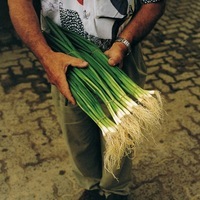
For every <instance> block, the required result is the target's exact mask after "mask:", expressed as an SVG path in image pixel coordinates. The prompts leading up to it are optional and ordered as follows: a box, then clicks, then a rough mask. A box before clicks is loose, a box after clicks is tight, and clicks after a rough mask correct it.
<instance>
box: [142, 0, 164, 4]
mask: <svg viewBox="0 0 200 200" xmlns="http://www.w3.org/2000/svg"><path fill="white" fill-rule="evenodd" d="M159 1H162V0H142V3H143V4H147V3H157V2H159Z"/></svg>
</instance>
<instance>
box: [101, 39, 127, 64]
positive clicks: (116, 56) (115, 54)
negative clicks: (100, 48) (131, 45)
mask: <svg viewBox="0 0 200 200" xmlns="http://www.w3.org/2000/svg"><path fill="white" fill-rule="evenodd" d="M126 52H127V47H126V46H125V45H124V44H123V43H121V42H114V43H113V45H112V46H111V48H110V49H108V50H107V51H105V52H104V54H105V55H106V56H107V57H108V58H109V60H108V63H109V65H111V66H115V65H119V67H121V66H122V63H123V58H124V56H125V55H126Z"/></svg>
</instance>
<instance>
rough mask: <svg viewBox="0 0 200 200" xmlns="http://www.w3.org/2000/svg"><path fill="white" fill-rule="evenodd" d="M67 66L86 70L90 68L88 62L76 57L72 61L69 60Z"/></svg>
mask: <svg viewBox="0 0 200 200" xmlns="http://www.w3.org/2000/svg"><path fill="white" fill-rule="evenodd" d="M66 64H67V65H70V66H72V67H78V68H84V67H87V66H88V62H86V61H84V60H82V59H80V58H75V57H71V58H70V59H68V58H67V62H66Z"/></svg>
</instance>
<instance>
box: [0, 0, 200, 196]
mask: <svg viewBox="0 0 200 200" xmlns="http://www.w3.org/2000/svg"><path fill="white" fill-rule="evenodd" d="M199 33H200V2H199V1H195V0H192V1H186V0H180V1H177V0H168V1H167V8H166V12H165V14H164V16H163V17H162V19H161V20H160V21H159V23H158V24H157V25H156V27H155V28H154V30H153V31H152V32H151V34H150V35H149V36H148V37H147V38H146V39H145V40H144V42H143V43H142V45H143V51H144V58H145V61H146V64H147V66H148V73H149V76H148V79H147V84H146V88H147V89H158V90H160V91H161V93H162V96H163V98H164V99H165V103H164V106H165V110H166V112H167V114H166V117H165V121H164V124H163V128H162V130H161V131H159V132H156V133H155V135H154V137H155V143H152V142H145V143H144V145H143V146H141V148H139V149H138V151H137V154H136V158H135V159H134V161H133V173H132V176H133V184H132V195H131V197H130V200H133V199H134V200H199V199H200V126H199V124H200V115H199V113H200V103H199V102H200V101H199V100H200V79H199V76H200V70H199V68H200V42H199V41H200V34H199ZM10 34H11V36H12V37H13V32H11V33H10ZM1 39H2V38H1V37H0V41H1ZM0 44H1V46H0V83H1V84H0V102H1V103H0V152H1V153H0V200H76V199H77V198H78V196H79V195H80V193H81V191H82V189H81V188H80V187H79V186H78V184H77V182H76V181H75V180H74V177H73V176H72V173H71V167H70V163H69V160H68V153H67V151H66V148H65V142H64V140H63V137H62V133H61V131H60V127H59V125H58V123H57V120H56V115H55V110H54V106H53V105H52V101H51V95H50V87H49V83H48V81H47V78H46V74H45V72H44V70H43V68H42V67H41V65H40V64H39V63H38V61H37V60H36V58H35V57H34V56H33V54H32V53H31V52H30V51H29V50H28V49H27V48H26V47H25V46H24V45H23V44H21V43H20V41H19V40H16V38H14V39H13V40H12V43H10V44H9V45H3V43H1V42H0Z"/></svg>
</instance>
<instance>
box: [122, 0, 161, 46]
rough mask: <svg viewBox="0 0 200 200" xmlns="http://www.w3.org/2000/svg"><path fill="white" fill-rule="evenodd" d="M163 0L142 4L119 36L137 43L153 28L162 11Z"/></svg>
mask: <svg viewBox="0 0 200 200" xmlns="http://www.w3.org/2000/svg"><path fill="white" fill-rule="evenodd" d="M164 8H165V0H163V1H161V2H159V3H150V4H144V5H143V6H142V7H141V9H140V10H139V12H138V13H137V14H136V16H135V17H134V18H133V19H132V20H131V21H130V22H129V24H128V25H127V26H126V28H125V29H124V30H123V32H122V33H121V34H120V37H122V38H125V39H127V40H128V41H129V42H130V43H132V44H137V43H138V42H140V41H141V40H142V39H143V38H144V37H146V36H147V35H148V34H149V32H150V31H151V30H152V29H153V27H154V25H155V24H156V22H157V21H158V19H159V18H160V17H161V16H162V14H163V13H164Z"/></svg>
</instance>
